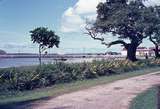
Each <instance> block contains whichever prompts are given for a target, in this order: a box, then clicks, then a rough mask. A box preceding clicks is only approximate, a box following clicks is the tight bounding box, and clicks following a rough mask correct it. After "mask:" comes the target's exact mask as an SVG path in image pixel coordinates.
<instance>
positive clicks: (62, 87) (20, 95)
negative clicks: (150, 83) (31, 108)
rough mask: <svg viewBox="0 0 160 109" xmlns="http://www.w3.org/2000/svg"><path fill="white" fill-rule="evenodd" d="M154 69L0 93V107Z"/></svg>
mask: <svg viewBox="0 0 160 109" xmlns="http://www.w3.org/2000/svg"><path fill="white" fill-rule="evenodd" d="M155 71H160V68H158V67H156V68H150V69H149V68H148V69H143V70H139V71H134V72H128V73H124V74H120V75H112V76H109V77H108V76H105V77H100V78H98V79H90V80H83V81H75V82H72V83H68V84H59V85H55V86H53V87H48V88H41V89H36V90H32V91H25V92H17V93H15V94H14V95H13V94H7V95H6V94H5V95H0V108H1V109H2V107H5V106H11V107H14V106H16V105H17V104H18V105H19V103H23V102H24V103H25V102H28V101H34V100H40V99H43V98H48V97H56V96H59V95H62V94H65V93H71V92H74V91H78V90H82V89H87V88H90V87H93V86H96V85H100V84H108V83H111V82H114V81H117V80H122V79H127V78H130V77H134V76H139V75H144V74H148V73H151V72H155ZM12 109H13V108H12ZM136 109H137V108H136ZM150 109H151V108H150Z"/></svg>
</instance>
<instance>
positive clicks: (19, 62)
mask: <svg viewBox="0 0 160 109" xmlns="http://www.w3.org/2000/svg"><path fill="white" fill-rule="evenodd" d="M53 61H54V60H53V59H49V58H46V59H43V63H51V62H53ZM38 63H39V61H38V58H0V68H7V67H18V66H29V65H37V64H38Z"/></svg>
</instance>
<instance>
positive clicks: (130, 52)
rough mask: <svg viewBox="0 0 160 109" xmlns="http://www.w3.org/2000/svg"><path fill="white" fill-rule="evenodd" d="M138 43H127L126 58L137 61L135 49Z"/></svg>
mask: <svg viewBox="0 0 160 109" xmlns="http://www.w3.org/2000/svg"><path fill="white" fill-rule="evenodd" d="M137 47H138V44H132V43H131V44H128V45H127V47H126V49H127V59H128V60H130V61H132V62H134V61H137V58H136V51H137Z"/></svg>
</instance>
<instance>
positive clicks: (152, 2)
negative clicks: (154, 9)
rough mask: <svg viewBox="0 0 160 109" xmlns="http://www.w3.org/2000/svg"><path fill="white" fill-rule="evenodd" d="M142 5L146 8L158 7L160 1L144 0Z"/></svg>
mask: <svg viewBox="0 0 160 109" xmlns="http://www.w3.org/2000/svg"><path fill="white" fill-rule="evenodd" d="M144 3H145V5H146V6H156V5H160V0H146V1H145V2H144Z"/></svg>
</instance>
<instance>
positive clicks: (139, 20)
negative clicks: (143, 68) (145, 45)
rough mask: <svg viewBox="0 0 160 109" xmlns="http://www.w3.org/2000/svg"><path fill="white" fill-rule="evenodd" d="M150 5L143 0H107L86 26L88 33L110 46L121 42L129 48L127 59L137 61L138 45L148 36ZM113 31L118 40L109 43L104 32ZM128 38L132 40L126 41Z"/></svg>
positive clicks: (100, 5) (101, 4)
mask: <svg viewBox="0 0 160 109" xmlns="http://www.w3.org/2000/svg"><path fill="white" fill-rule="evenodd" d="M148 12H150V11H148V7H146V6H145V5H144V4H143V2H142V0H133V1H130V2H128V1H127V0H106V2H105V3H99V5H98V6H97V18H96V21H95V22H94V23H88V24H87V26H86V30H87V34H89V35H90V36H91V37H92V38H93V39H95V40H100V41H101V42H102V44H105V45H107V46H108V47H110V46H112V45H115V44H121V45H123V46H124V47H125V49H126V50H127V59H129V60H131V61H136V60H137V59H136V50H137V47H138V46H139V45H140V44H141V43H142V40H143V39H144V38H146V37H147V34H146V27H147V26H148V24H147V19H146V17H147V13H148ZM106 33H111V34H112V35H113V36H117V37H118V40H116V41H113V42H109V43H107V42H106V41H105V38H104V37H103V36H104V35H103V36H102V34H106ZM108 37H110V36H108ZM124 39H128V40H129V41H130V42H129V43H127V42H125V40H124Z"/></svg>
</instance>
